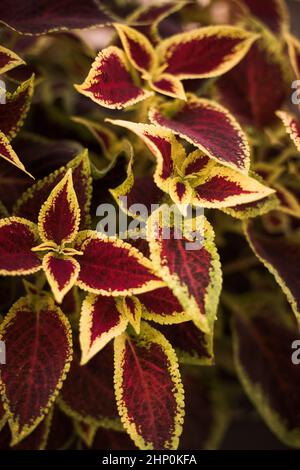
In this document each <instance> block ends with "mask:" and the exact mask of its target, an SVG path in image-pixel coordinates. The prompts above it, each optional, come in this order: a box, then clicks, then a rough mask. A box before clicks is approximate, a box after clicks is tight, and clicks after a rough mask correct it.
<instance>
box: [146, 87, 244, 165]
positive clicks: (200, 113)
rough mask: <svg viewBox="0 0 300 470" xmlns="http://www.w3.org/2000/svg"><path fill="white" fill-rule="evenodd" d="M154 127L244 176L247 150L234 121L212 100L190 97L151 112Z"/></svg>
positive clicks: (242, 136) (242, 133)
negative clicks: (163, 130)
mask: <svg viewBox="0 0 300 470" xmlns="http://www.w3.org/2000/svg"><path fill="white" fill-rule="evenodd" d="M149 118H150V120H151V122H152V123H153V124H157V125H159V126H162V127H164V128H166V129H170V130H172V131H173V132H175V133H176V134H178V135H180V137H182V138H184V139H185V140H187V141H188V142H190V143H191V144H193V145H195V146H196V147H198V148H199V149H200V150H202V151H203V152H204V153H205V154H206V155H208V156H209V157H211V158H213V159H215V160H217V161H218V162H219V163H222V164H223V165H225V166H228V167H230V168H234V169H235V170H237V171H240V172H241V173H247V172H248V170H249V165H250V149H249V144H248V142H247V138H246V135H245V134H244V132H243V131H242V129H241V127H240V125H239V124H238V122H237V121H236V120H235V118H234V117H233V116H232V115H231V114H230V113H229V112H228V111H227V110H226V109H225V108H223V107H222V106H220V105H219V104H217V103H216V102H214V101H210V100H207V99H203V98H197V97H196V96H193V95H189V96H188V99H187V102H186V103H184V102H182V101H180V102H179V101H178V102H175V103H171V104H165V105H162V106H159V107H157V108H152V109H151V110H150V114H149Z"/></svg>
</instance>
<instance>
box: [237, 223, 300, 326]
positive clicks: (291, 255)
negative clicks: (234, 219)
mask: <svg viewBox="0 0 300 470" xmlns="http://www.w3.org/2000/svg"><path fill="white" fill-rule="evenodd" d="M245 232H246V236H247V239H248V241H249V243H250V246H251V248H252V250H253V251H254V253H255V254H256V256H257V257H258V258H259V260H260V261H261V262H262V263H263V264H264V265H265V267H266V268H267V269H268V270H269V272H270V273H271V274H273V276H274V277H275V279H276V281H277V282H278V284H279V285H280V287H281V288H282V290H283V292H284V293H285V294H286V296H287V298H288V301H289V302H290V304H291V306H292V309H293V312H294V314H295V316H296V319H297V321H298V322H300V297H299V292H300V289H299V282H300V261H299V260H300V243H299V242H298V240H297V237H295V236H294V237H293V236H292V235H290V236H289V237H287V236H272V235H271V234H268V233H266V232H265V231H264V230H263V228H262V227H261V224H259V223H258V222H254V221H251V222H250V221H248V223H247V224H245Z"/></svg>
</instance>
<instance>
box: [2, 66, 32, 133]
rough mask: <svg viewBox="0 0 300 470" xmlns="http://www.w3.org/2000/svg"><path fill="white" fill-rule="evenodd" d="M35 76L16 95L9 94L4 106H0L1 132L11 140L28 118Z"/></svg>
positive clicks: (24, 83) (22, 84)
mask: <svg viewBox="0 0 300 470" xmlns="http://www.w3.org/2000/svg"><path fill="white" fill-rule="evenodd" d="M33 86H34V75H33V76H32V77H31V78H30V79H29V80H27V81H26V82H23V83H21V85H20V86H19V87H18V88H17V90H16V91H15V92H14V93H7V94H6V100H5V103H4V104H1V106H0V131H1V132H2V133H3V134H5V135H6V137H7V138H8V139H9V140H11V139H12V138H13V137H15V135H16V134H17V132H18V131H19V129H20V127H21V126H22V125H23V122H24V120H25V118H26V116H27V113H28V110H29V107H30V103H31V99H32V96H33Z"/></svg>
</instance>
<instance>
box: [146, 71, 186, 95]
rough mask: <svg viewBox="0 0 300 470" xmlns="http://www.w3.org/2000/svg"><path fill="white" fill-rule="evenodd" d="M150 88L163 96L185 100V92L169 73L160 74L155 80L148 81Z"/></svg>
mask: <svg viewBox="0 0 300 470" xmlns="http://www.w3.org/2000/svg"><path fill="white" fill-rule="evenodd" d="M150 86H151V88H153V90H155V91H158V92H159V93H162V94H163V95H167V96H171V97H172V98H178V99H180V100H186V95H185V91H184V88H183V85H182V83H181V81H180V80H179V79H178V78H176V77H174V76H173V75H171V74H170V73H162V74H161V75H159V76H158V77H157V78H155V79H152V80H151V81H150Z"/></svg>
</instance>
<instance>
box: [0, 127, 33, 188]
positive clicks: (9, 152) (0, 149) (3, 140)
mask: <svg viewBox="0 0 300 470" xmlns="http://www.w3.org/2000/svg"><path fill="white" fill-rule="evenodd" d="M0 158H4V160H7V161H8V162H9V163H11V164H12V165H14V166H16V167H17V168H19V170H21V171H23V172H24V173H26V174H27V175H28V176H30V178H33V176H32V175H31V174H30V173H28V171H27V170H26V169H25V166H24V165H23V163H22V162H21V160H20V159H19V157H18V155H17V154H16V152H15V151H14V150H13V148H12V146H11V145H10V143H9V140H8V138H7V137H6V136H5V135H4V134H3V132H1V131H0ZM33 179H34V178H33Z"/></svg>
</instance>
